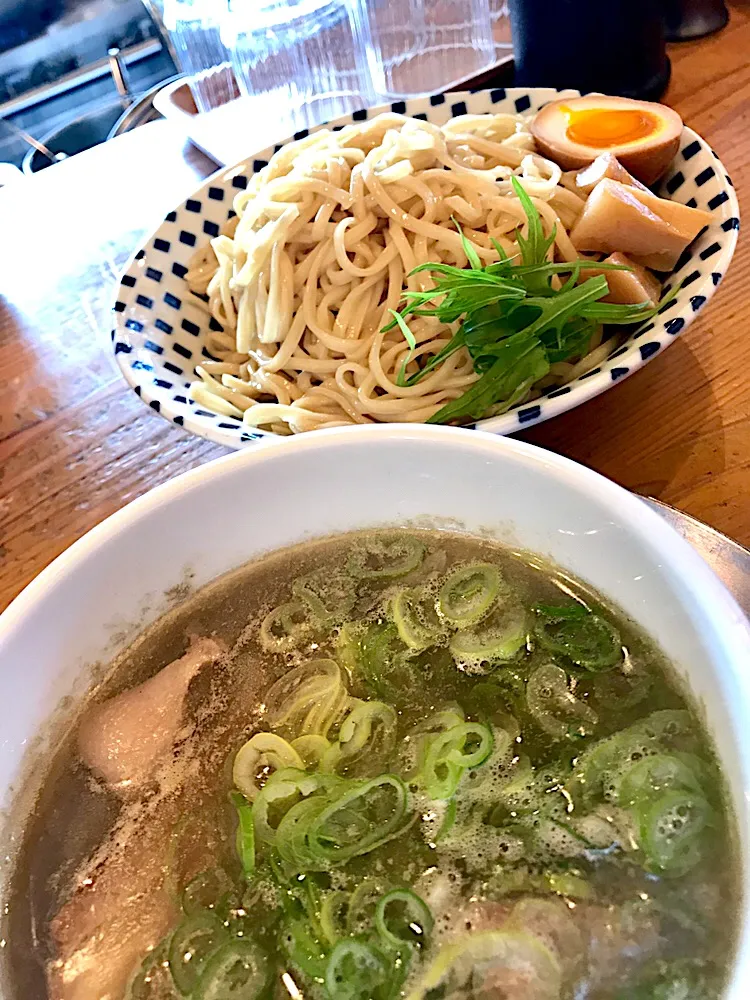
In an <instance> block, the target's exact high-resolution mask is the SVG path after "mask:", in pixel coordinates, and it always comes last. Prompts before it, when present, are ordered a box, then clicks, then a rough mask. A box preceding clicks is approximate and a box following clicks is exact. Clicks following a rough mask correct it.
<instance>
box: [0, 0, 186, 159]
mask: <svg viewBox="0 0 750 1000" xmlns="http://www.w3.org/2000/svg"><path fill="white" fill-rule="evenodd" d="M113 47H114V48H117V49H118V50H119V52H120V60H121V65H122V67H123V71H124V73H125V75H126V77H127V80H128V87H129V90H130V92H131V94H133V95H141V94H143V93H144V92H147V91H148V90H149V89H151V88H153V87H154V85H156V84H158V83H160V82H161V81H163V80H165V79H168V78H170V77H172V76H174V73H175V66H174V61H173V59H172V57H171V55H170V53H169V48H168V45H167V44H166V43H165V40H164V38H163V36H162V34H161V33H160V30H159V26H158V24H157V22H156V21H155V19H154V17H152V16H151V14H150V13H149V12H148V11H147V9H146V7H145V6H144V4H143V3H142V2H141V0H44V2H42V0H0V118H4V119H6V120H7V121H10V122H11V123H12V124H15V125H17V126H19V127H20V128H21V129H23V130H25V131H26V132H29V133H31V134H32V135H33V136H35V137H37V138H38V139H42V141H44V139H45V137H52V136H54V135H55V134H56V133H57V132H58V131H59V130H60V129H61V128H63V127H67V126H69V125H72V124H73V122H74V121H75V120H79V119H82V118H86V117H87V116H91V117H92V126H91V130H90V131H89V132H88V133H87V134H85V135H84V134H83V133H85V132H86V129H83V132H81V130H78V131H79V141H78V142H77V143H74V144H73V145H80V142H81V141H83V142H87V141H88V139H89V138H94V137H98V141H102V140H103V139H105V138H106V137H107V135H108V134H109V132H110V130H111V128H112V127H113V126H114V125H115V124H116V122H117V121H118V119H119V117H120V115H121V114H122V113H123V107H122V103H121V102H119V100H118V94H117V87H116V84H115V80H114V78H113V76H112V72H111V61H110V57H109V55H108V53H109V50H110V49H112V48H113ZM93 119H97V120H98V121H97V123H95V124H94V123H93ZM106 122H109V125H110V128H106ZM88 144H89V145H91V144H92V142H88ZM28 149H29V147H28V145H27V144H26V143H25V142H24V140H23V139H22V138H20V137H19V135H18V133H16V132H13V133H12V132H11V131H10V130H8V129H3V128H2V126H0V161H8V162H11V163H14V164H15V165H16V166H20V165H21V163H22V161H23V159H24V157H25V156H26V155H27V153H28ZM74 151H77V150H74ZM44 162H48V161H44Z"/></svg>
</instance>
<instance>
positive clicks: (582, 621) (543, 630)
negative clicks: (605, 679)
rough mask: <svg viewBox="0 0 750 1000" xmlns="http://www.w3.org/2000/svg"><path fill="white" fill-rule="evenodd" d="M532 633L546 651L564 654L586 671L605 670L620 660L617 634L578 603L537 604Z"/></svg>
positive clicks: (620, 646) (614, 629)
mask: <svg viewBox="0 0 750 1000" xmlns="http://www.w3.org/2000/svg"><path fill="white" fill-rule="evenodd" d="M536 611H537V621H536V624H535V625H534V635H535V636H536V639H537V641H538V642H539V644H540V646H542V647H543V648H544V649H546V650H547V651H548V652H550V653H553V654H554V653H558V654H560V655H562V656H566V657H567V658H568V659H569V660H572V662H573V663H576V664H578V665H579V666H581V667H585V668H586V669H587V670H592V671H597V670H607V669H609V668H610V667H613V666H614V665H615V664H616V663H619V662H620V660H622V641H621V639H620V633H619V632H618V631H617V629H616V628H615V627H614V625H612V624H611V623H610V622H608V621H607V620H606V619H604V618H601V617H600V616H599V615H595V614H593V613H592V612H591V611H589V610H588V608H585V607H584V606H583V605H582V604H571V605H562V606H561V607H559V608H554V607H546V606H544V605H540V606H537V608H536Z"/></svg>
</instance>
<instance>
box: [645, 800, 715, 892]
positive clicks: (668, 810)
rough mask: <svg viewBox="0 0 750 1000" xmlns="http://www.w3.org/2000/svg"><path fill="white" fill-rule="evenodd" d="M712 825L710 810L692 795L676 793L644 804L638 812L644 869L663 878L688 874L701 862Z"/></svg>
mask: <svg viewBox="0 0 750 1000" xmlns="http://www.w3.org/2000/svg"><path fill="white" fill-rule="evenodd" d="M713 821H714V815H713V810H712V809H711V806H710V805H709V804H708V802H707V801H706V800H705V799H704V798H703V796H702V795H696V794H695V793H694V792H689V791H683V790H682V789H675V790H673V791H669V792H666V793H665V794H664V795H662V796H661V797H660V798H658V799H656V800H655V801H653V800H652V801H650V802H648V801H647V802H645V803H644V804H643V807H642V808H641V810H640V837H641V849H642V850H643V853H644V855H645V859H646V865H647V867H648V868H649V869H650V870H651V871H652V872H655V873H658V874H663V875H684V874H685V873H686V872H688V871H690V870H691V869H692V868H694V867H695V866H696V865H697V864H698V863H699V862H700V860H701V858H702V855H703V844H704V839H705V836H706V833H707V830H708V828H710V827H711V826H713Z"/></svg>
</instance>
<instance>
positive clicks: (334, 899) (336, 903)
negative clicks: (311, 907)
mask: <svg viewBox="0 0 750 1000" xmlns="http://www.w3.org/2000/svg"><path fill="white" fill-rule="evenodd" d="M350 899H351V895H350V893H348V892H344V891H343V889H334V890H333V891H332V892H328V893H326V895H325V896H324V897H323V902H322V903H321V906H320V926H321V929H322V931H323V936H324V937H325V939H326V941H327V942H328V944H329V945H331V946H333V945H335V944H336V942H337V941H338V940H339V939H340V938H342V937H345V936H346V918H347V915H348V913H349V905H350Z"/></svg>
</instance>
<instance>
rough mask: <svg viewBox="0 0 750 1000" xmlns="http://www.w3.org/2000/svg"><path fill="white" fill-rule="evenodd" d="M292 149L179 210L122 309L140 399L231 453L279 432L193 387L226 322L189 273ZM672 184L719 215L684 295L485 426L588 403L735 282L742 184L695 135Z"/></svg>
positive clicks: (458, 105) (523, 101)
mask: <svg viewBox="0 0 750 1000" xmlns="http://www.w3.org/2000/svg"><path fill="white" fill-rule="evenodd" d="M576 95H577V91H573V90H565V91H556V90H552V89H549V88H535V89H521V88H513V89H507V90H504V89H501V90H485V91H479V92H476V93H453V94H437V95H434V96H433V97H429V98H417V99H414V100H410V101H401V102H398V103H396V104H390V105H384V106H382V107H377V108H369V109H367V110H362V111H356V112H354V113H353V114H352V115H346V116H344V117H342V118H339V119H337V120H336V121H335V122H333V123H329V126H324V125H321V126H320V127H321V128H325V127H343V126H344V125H347V124H349V123H351V122H353V121H354V122H356V121H363V120H365V119H367V118H372V117H374V116H375V115H377V114H380V113H381V112H383V111H395V112H399V113H402V114H407V115H411V116H413V117H415V118H422V119H425V120H427V121H431V122H435V123H436V124H438V125H442V124H444V123H445V122H447V121H448V119H450V118H452V117H454V116H455V115H463V114H467V113H468V114H485V113H487V112H493V111H495V112H507V111H510V112H520V113H522V114H523V113H526V112H529V113H532V112H535V111H538V110H539V108H541V107H543V106H544V105H545V104H547V103H548V102H549V101H552V100H556V99H557V98H558V97H560V96H565V97H572V96H576ZM305 135H307V132H302V133H298V134H297V135H295V136H294V137H293V138H294V139H299V138H302V137H304V136H305ZM287 141H289V142H291V141H292V140H291V139H290V140H287ZM282 145H284V143H281V144H279V145H277V146H275V147H273V148H269V149H264V150H261V151H260V152H258V153H256V154H255V155H254V156H251V157H249V158H248V159H247V160H245V161H243V162H242V163H240V164H238V165H237V166H234V167H231V168H230V169H228V170H223V171H221V172H219V173H218V174H215V175H214V176H212V177H210V178H209V179H208V181H206V183H205V184H204V185H203V186H202V187H201V188H199V189H198V190H197V191H196V192H195V194H194V195H193V196H192V197H191V198H188V199H187V201H185V202H184V203H183V204H182V205H180V206H179V207H178V208H176V209H174V210H173V211H171V212H169V214H168V215H167V216H166V217H165V219H164V221H163V222H162V223H161V225H160V226H159V228H158V229H157V230H156V232H155V233H153V235H152V236H150V237H149V238H148V240H147V241H146V243H145V244H144V245H143V246H142V247H141V248H140V249H139V250H138V251H137V252H136V253H135V254H134V256H133V258H132V259H131V261H130V263H129V264H128V265H127V268H126V270H125V273H124V274H123V276H122V279H121V282H120V286H119V288H118V291H117V298H116V301H115V304H114V307H113V324H112V331H111V341H112V350H113V351H114V355H115V359H116V361H117V363H118V365H119V366H120V369H121V371H122V373H123V375H124V376H125V378H126V379H127V381H128V383H129V384H130V385H131V387H132V388H133V390H134V391H135V392H136V393H137V394H138V395H139V396H140V397H141V399H142V400H143V401H144V403H146V404H147V405H148V406H150V407H151V408H152V409H153V410H155V411H156V412H157V413H159V414H161V416H162V417H164V418H165V419H167V420H169V421H171V422H172V423H175V424H178V425H179V426H181V427H184V428H185V430H187V431H191V432H192V433H194V434H198V435H200V436H201V437H204V438H208V439H209V440H211V441H215V442H217V443H218V444H222V445H226V446H228V447H230V448H241V447H244V446H246V445H248V444H250V443H252V442H254V441H256V440H259V439H261V438H263V437H267V436H271V437H275V436H276V435H274V434H271V433H270V432H266V431H259V430H255V429H253V428H245V427H244V426H243V424H242V422H241V421H240V420H237V419H235V418H233V417H225V416H219V415H217V414H215V413H210V412H209V411H208V410H205V409H203V408H202V407H200V406H198V405H196V404H195V403H194V402H192V400H190V399H189V397H188V389H189V387H190V383H191V382H193V381H195V380H196V379H197V378H198V376H197V375H196V374H195V366H196V365H198V364H200V363H201V361H202V360H203V359H205V358H210V355H209V354H208V352H207V351H206V348H205V346H204V342H203V335H204V333H205V332H206V330H207V328H208V323H209V322H214V321H213V320H210V321H209V320H208V319H207V317H206V312H205V307H204V304H203V303H202V302H200V301H198V300H197V298H196V297H195V295H193V293H191V292H190V290H189V289H188V287H187V284H186V283H185V273H186V271H187V265H188V262H189V260H190V258H191V256H192V254H193V252H194V251H195V249H196V248H197V247H199V246H201V245H202V244H203V243H205V242H206V241H207V240H209V239H211V237H213V236H217V235H218V233H219V229H220V227H221V226H222V225H223V224H224V223H225V222H226V221H227V219H228V218H231V216H232V215H233V211H232V201H233V197H234V195H235V194H236V193H237V191H238V190H242V189H243V188H245V187H246V186H247V183H248V177H249V176H250V175H251V174H252V173H254V172H255V171H258V170H261V169H262V168H263V167H264V166H265V165H266V163H267V162H268V160H269V158H270V157H271V156H272V155H273V153H274V152H275V151H276V150H278V149H280V148H281V146H282ZM660 184H661V189H660V192H659V193H661V194H662V195H664V196H666V197H669V198H672V199H674V200H675V201H679V202H682V203H683V204H685V205H691V206H694V207H698V208H703V209H708V210H709V211H712V212H713V213H714V217H715V221H714V222H713V223H712V224H711V225H710V226H708V227H707V228H706V229H705V230H704V231H703V232H702V233H701V234H700V235H699V236H698V237H697V239H696V240H694V242H693V243H692V245H691V246H690V247H688V249H687V250H686V251H685V252H684V254H683V255H682V257H681V258H680V260H679V261H678V262H677V266H676V267H675V269H674V271H673V273H672V274H671V275H670V276H669V278H668V280H667V282H666V285H665V289H666V290H669V288H671V287H673V286H674V285H675V284H676V283H678V282H682V287H681V289H680V291H679V293H678V294H677V296H676V297H675V298H673V299H672V300H671V301H670V302H668V303H667V304H666V305H665V307H664V309H663V310H662V313H661V314H660V315H658V316H657V317H656V318H655V319H653V320H651V321H649V322H647V323H644V324H642V325H641V326H640V327H638V328H637V329H635V330H634V331H633V332H632V333H631V334H630V336H629V337H628V338H627V340H626V341H625V342H624V343H619V342H618V344H617V346H616V347H613V350H612V353H611V354H610V355H609V357H608V358H607V359H606V361H604V362H603V363H602V364H600V365H599V366H597V367H596V368H592V369H591V371H588V372H585V373H584V374H583V375H581V376H580V377H579V378H577V379H575V380H574V381H572V382H570V383H568V384H567V385H564V386H562V387H560V388H556V389H553V390H552V391H549V392H548V393H547V394H546V395H544V396H542V397H541V398H540V399H536V400H534V402H532V403H526V404H520V405H519V406H516V407H514V408H513V409H511V410H510V411H509V412H508V413H504V414H502V415H501V416H497V417H492V418H490V419H487V420H480V421H478V422H477V424H476V426H477V427H479V428H481V429H482V430H487V431H492V432H493V433H496V434H512V433H513V432H514V431H517V430H519V428H521V427H529V426H531V425H532V424H536V423H539V422H541V421H542V420H549V418H550V417H554V416H556V415H557V414H558V413H563V412H565V411H566V410H571V409H573V407H575V406H579V405H580V404H581V403H585V402H586V401H587V400H589V399H592V398H593V397H594V396H597V395H599V393H601V392H604V391H605V390H606V389H609V388H611V387H612V386H613V385H614V384H615V383H616V382H618V381H620V380H621V379H623V378H625V377H626V376H628V375H631V374H632V373H633V372H635V371H637V370H638V369H639V368H640V367H641V366H642V365H644V364H646V362H647V361H650V360H651V358H653V357H655V356H656V355H657V354H659V353H660V352H661V351H663V350H664V349H665V348H666V347H668V346H669V345H670V344H671V343H672V342H673V340H674V339H675V337H676V336H678V335H679V334H680V333H681V332H682V331H683V330H684V329H685V328H686V327H687V326H688V324H689V323H690V322H691V321H692V319H693V318H694V317H695V315H696V314H697V313H698V312H699V311H700V310H701V309H702V308H703V307H704V306H705V305H706V303H707V302H708V300H709V299H710V298H711V296H712V295H713V293H714V291H715V290H716V287H717V286H718V284H719V283H720V282H721V280H722V278H723V277H724V274H725V273H726V270H727V268H728V266H729V262H730V261H731V259H732V255H733V253H734V249H735V246H736V243H737V234H738V230H739V226H740V222H739V206H738V204H737V197H736V194H735V192H734V189H733V187H732V182H731V180H730V178H729V176H728V174H727V172H726V170H725V169H724V167H723V166H722V164H721V161H720V160H719V158H718V157H717V156H716V154H715V153H714V152H713V150H712V149H711V148H710V147H709V146H708V145H707V144H706V143H705V142H704V140H703V139H701V138H700V136H698V135H696V134H695V133H694V132H692V131H691V130H690V129H689V128H685V130H684V132H683V135H682V140H681V144H680V149H679V151H678V153H677V155H676V157H675V159H674V161H673V162H672V164H671V166H670V168H669V170H668V172H667V173H666V175H665V176H664V178H663V179H662V181H661V182H660Z"/></svg>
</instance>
